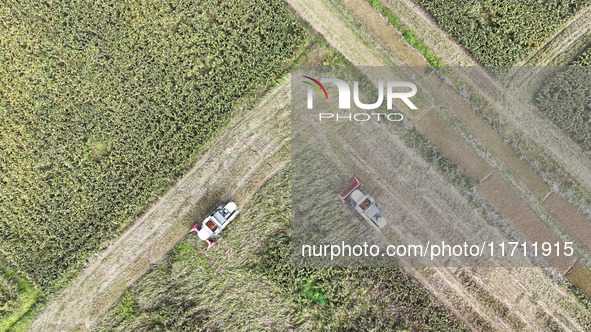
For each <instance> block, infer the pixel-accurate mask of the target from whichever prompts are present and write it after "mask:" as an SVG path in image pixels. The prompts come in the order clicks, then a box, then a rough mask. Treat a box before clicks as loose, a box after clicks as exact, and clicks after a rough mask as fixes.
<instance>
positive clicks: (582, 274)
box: [566, 267, 591, 299]
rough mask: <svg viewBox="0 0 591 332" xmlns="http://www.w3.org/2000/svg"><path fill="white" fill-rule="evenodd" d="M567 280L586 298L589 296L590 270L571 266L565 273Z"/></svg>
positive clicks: (590, 285) (590, 287) (590, 289)
mask: <svg viewBox="0 0 591 332" xmlns="http://www.w3.org/2000/svg"><path fill="white" fill-rule="evenodd" d="M566 277H567V278H568V281H570V283H571V284H572V285H573V286H574V287H575V288H576V289H577V290H579V291H580V292H581V293H583V294H585V295H586V296H587V298H588V299H589V298H591V283H590V282H589V280H591V271H589V269H588V268H582V267H573V268H572V269H570V271H568V272H567V273H566Z"/></svg>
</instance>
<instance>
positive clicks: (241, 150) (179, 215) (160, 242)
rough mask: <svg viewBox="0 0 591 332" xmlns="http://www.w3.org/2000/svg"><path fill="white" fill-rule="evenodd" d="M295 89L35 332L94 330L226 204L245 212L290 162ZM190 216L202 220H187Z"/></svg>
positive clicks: (219, 153)
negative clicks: (194, 226)
mask: <svg viewBox="0 0 591 332" xmlns="http://www.w3.org/2000/svg"><path fill="white" fill-rule="evenodd" d="M289 86H290V81H289V80H287V81H285V82H283V83H281V84H280V85H279V86H278V87H277V88H275V89H274V90H273V91H271V92H270V93H269V94H268V95H266V96H265V97H264V98H263V100H262V101H261V102H260V104H259V105H258V106H257V107H254V108H252V109H248V110H245V111H243V112H242V113H241V114H238V115H236V116H235V117H234V118H233V119H232V121H231V122H230V124H229V125H228V130H227V131H226V132H225V133H224V134H222V135H221V136H220V137H218V138H217V139H215V140H214V141H213V143H212V144H211V145H210V148H209V150H208V152H206V153H205V154H204V155H202V156H201V157H200V158H199V159H198V161H197V163H196V165H195V166H194V167H193V169H191V171H190V172H189V173H188V174H187V175H186V176H185V177H183V178H182V179H181V180H180V181H179V182H178V183H177V184H176V185H175V187H173V188H172V189H171V190H170V191H169V192H168V193H167V194H166V196H165V197H163V198H162V199H160V200H159V201H158V202H157V203H156V204H155V205H154V206H153V207H152V208H151V209H150V210H149V211H148V212H147V213H146V214H145V215H144V216H143V217H141V218H140V219H139V220H138V221H137V222H135V223H134V224H133V226H132V227H131V228H129V229H128V230H127V231H125V233H124V234H123V235H122V236H121V237H119V238H118V239H117V240H116V241H114V242H113V243H112V244H111V245H110V246H109V248H108V249H107V250H105V251H104V252H102V253H101V254H100V255H99V256H98V257H96V259H94V261H93V262H92V263H91V264H90V265H89V266H88V267H87V268H86V269H84V270H83V271H82V272H81V273H80V275H79V276H78V277H77V278H76V279H75V280H73V281H72V284H71V285H70V286H69V287H67V288H65V289H64V290H62V291H61V292H60V293H59V294H58V295H57V296H56V297H55V298H53V299H51V300H50V302H49V303H48V305H47V307H46V308H45V310H44V311H43V312H42V314H41V315H40V316H39V317H38V318H37V319H36V321H35V322H34V323H33V326H32V330H33V331H72V330H90V329H91V328H92V326H93V325H94V324H95V323H96V321H97V319H98V318H99V317H100V316H101V315H102V314H104V313H105V312H106V311H107V310H108V309H109V308H110V307H111V306H112V305H113V304H114V303H115V302H116V301H117V299H118V298H119V297H120V296H121V295H122V294H123V292H124V291H125V290H126V289H127V288H128V287H129V286H130V285H131V284H132V283H133V282H134V281H135V280H137V279H138V278H139V277H141V276H142V275H143V274H144V273H145V272H147V271H148V269H149V268H150V265H151V264H154V263H156V262H158V261H159V260H160V259H161V258H162V257H163V256H164V255H165V254H166V253H167V252H168V251H169V250H170V249H171V248H172V247H173V246H174V245H175V244H176V243H177V242H178V241H179V240H181V239H182V238H183V237H184V236H185V235H186V234H187V231H188V229H190V227H191V226H192V224H194V223H195V222H197V221H199V220H198V219H197V218H201V217H203V216H204V215H206V214H207V213H208V212H209V210H210V209H213V208H215V206H217V204H218V203H219V202H220V201H222V200H230V199H231V200H234V201H236V202H237V203H238V205H240V206H242V205H244V204H245V203H246V202H247V201H248V200H250V199H251V198H252V196H253V195H254V193H255V192H256V190H258V188H260V186H261V185H262V184H264V182H265V181H266V180H267V179H269V178H270V177H271V176H273V175H274V174H275V173H276V172H277V171H279V169H281V168H283V167H285V165H286V164H287V163H288V162H289V159H290V153H289V145H288V141H289V135H290V117H289V115H290V112H289V109H288V107H289V95H290V92H289ZM189 213H190V214H189ZM188 215H195V216H196V218H195V219H196V220H193V219H192V218H188V219H184V218H185V217H186V216H188ZM235 222H240V219H237V220H236V221H235ZM220 245H223V243H222V244H220Z"/></svg>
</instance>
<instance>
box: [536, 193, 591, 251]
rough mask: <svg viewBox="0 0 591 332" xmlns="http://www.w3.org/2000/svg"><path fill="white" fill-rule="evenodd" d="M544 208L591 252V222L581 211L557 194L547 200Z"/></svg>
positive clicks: (551, 195)
mask: <svg viewBox="0 0 591 332" xmlns="http://www.w3.org/2000/svg"><path fill="white" fill-rule="evenodd" d="M544 207H545V208H546V209H548V211H549V212H550V213H552V214H553V215H554V216H555V217H556V218H557V219H558V220H559V221H560V222H561V223H562V224H563V225H565V226H566V227H567V228H568V230H569V231H570V232H571V234H572V236H573V237H576V238H577V239H578V240H579V241H581V243H582V244H583V245H584V246H586V247H587V248H588V249H590V250H591V222H589V220H587V218H585V216H584V215H583V213H581V211H579V210H577V209H576V208H575V207H574V206H572V205H571V204H569V203H568V202H567V201H565V200H564V198H562V196H561V195H560V194H559V193H557V192H553V193H552V194H550V196H548V198H546V200H545V201H544Z"/></svg>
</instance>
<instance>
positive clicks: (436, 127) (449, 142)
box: [414, 110, 492, 182]
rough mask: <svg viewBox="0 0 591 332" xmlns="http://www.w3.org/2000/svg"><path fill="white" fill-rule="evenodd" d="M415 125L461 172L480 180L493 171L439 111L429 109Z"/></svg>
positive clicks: (477, 180)
mask: <svg viewBox="0 0 591 332" xmlns="http://www.w3.org/2000/svg"><path fill="white" fill-rule="evenodd" d="M414 125H415V127H416V128H417V130H418V131H419V132H420V133H421V134H423V135H425V136H426V137H427V139H428V140H429V142H430V143H431V144H433V145H434V146H435V147H436V148H437V150H438V151H439V152H441V153H442V154H443V155H444V156H445V157H446V158H447V159H449V160H451V162H453V163H454V164H456V165H458V168H459V170H460V173H461V174H463V175H466V176H468V177H469V178H471V179H473V180H475V181H476V182H480V180H482V179H484V177H485V176H487V175H488V174H489V173H490V172H491V171H492V169H491V167H490V166H489V165H488V163H487V162H486V161H485V160H484V159H482V158H481V157H480V156H479V155H478V154H476V152H475V151H474V149H473V148H472V147H471V146H470V145H468V143H466V141H465V140H464V139H463V138H462V137H461V136H460V135H459V134H458V133H457V132H456V131H455V130H454V128H453V127H452V126H450V125H449V124H447V123H446V122H445V121H444V119H443V118H442V117H441V116H440V115H439V113H438V112H437V111H435V110H430V111H428V112H427V113H426V114H424V115H423V116H422V117H421V118H420V119H419V121H418V122H415V123H414Z"/></svg>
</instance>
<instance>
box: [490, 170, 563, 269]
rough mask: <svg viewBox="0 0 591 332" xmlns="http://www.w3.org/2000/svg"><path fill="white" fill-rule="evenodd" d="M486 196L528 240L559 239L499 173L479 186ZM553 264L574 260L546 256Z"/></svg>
mask: <svg viewBox="0 0 591 332" xmlns="http://www.w3.org/2000/svg"><path fill="white" fill-rule="evenodd" d="M478 189H479V190H480V192H481V193H482V195H483V196H484V198H485V199H486V200H487V201H488V202H489V203H490V204H491V205H492V206H494V207H495V208H496V209H497V210H498V211H499V212H500V213H501V215H502V216H503V217H504V218H505V219H507V220H508V221H509V222H510V223H511V226H512V227H513V228H514V229H515V230H516V231H517V232H519V233H520V235H521V236H523V237H524V238H525V239H526V240H527V241H528V242H530V243H533V242H538V243H543V242H550V243H556V242H558V241H559V238H558V236H557V234H555V233H554V232H552V230H551V229H550V228H549V227H548V225H546V224H545V223H544V222H543V221H542V220H541V219H540V217H538V215H537V214H536V213H535V212H534V211H533V210H532V209H531V208H530V207H529V206H528V204H527V202H525V201H524V200H523V199H522V198H521V197H520V196H519V195H518V194H517V193H516V192H515V191H514V190H513V189H512V188H511V187H510V186H509V184H507V182H505V180H503V179H502V178H501V177H500V176H498V175H497V174H492V175H491V176H489V177H487V178H486V179H485V180H484V181H482V183H481V184H480V186H479V187H478ZM544 259H545V260H547V261H548V262H549V264H551V265H553V266H559V267H565V266H572V264H573V262H570V264H567V265H565V264H564V262H565V261H569V260H562V259H560V258H557V257H555V256H554V255H552V256H550V257H546V258H544Z"/></svg>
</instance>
